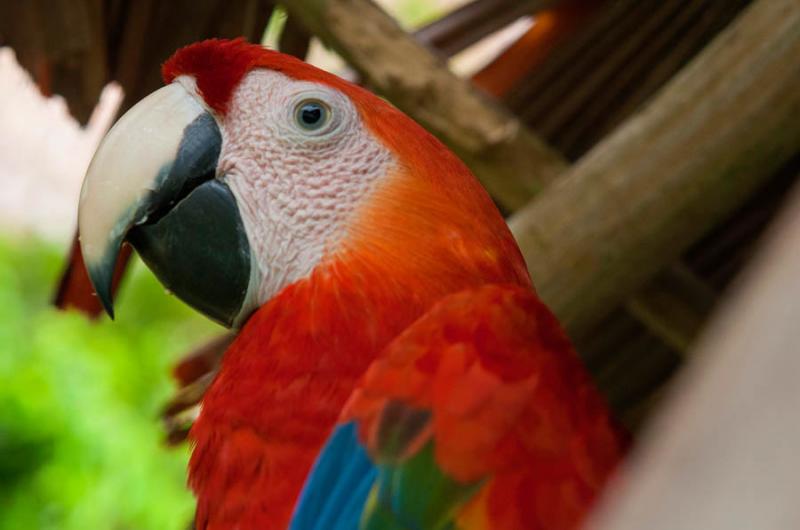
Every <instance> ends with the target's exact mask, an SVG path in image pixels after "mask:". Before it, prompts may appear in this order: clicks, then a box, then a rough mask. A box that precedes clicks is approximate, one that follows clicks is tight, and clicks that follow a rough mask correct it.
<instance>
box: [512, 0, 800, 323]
mask: <svg viewBox="0 0 800 530" xmlns="http://www.w3.org/2000/svg"><path fill="white" fill-rule="evenodd" d="M798 57H800V9H799V8H798V4H797V2H796V0H758V1H756V2H754V3H753V4H752V5H751V6H750V7H749V8H748V9H746V10H745V11H744V12H743V13H742V14H741V15H740V16H739V17H738V18H737V19H736V20H735V21H734V22H733V23H732V24H731V25H730V26H729V27H728V28H726V29H725V30H724V31H723V32H722V33H721V34H720V35H719V36H718V37H717V38H716V39H715V40H714V41H713V42H712V43H711V44H710V45H709V46H708V47H707V48H706V50H704V51H703V52H702V53H701V54H700V55H699V56H698V57H697V58H696V59H695V60H694V61H692V63H690V64H689V65H688V66H687V67H686V68H685V69H684V70H683V71H682V72H681V73H679V74H678V75H677V76H676V77H675V78H674V79H673V80H672V81H671V82H670V83H669V84H668V85H667V86H665V87H664V89H663V90H662V91H661V92H660V93H659V94H658V95H657V96H656V97H654V98H653V100H652V101H651V102H650V103H649V104H648V105H647V107H646V108H645V109H644V110H643V111H642V112H641V113H640V114H639V115H637V116H634V117H633V118H631V119H630V120H628V121H627V122H626V123H625V124H624V125H622V126H621V127H620V128H619V129H618V130H617V131H616V132H614V133H613V134H611V135H610V136H609V137H607V138H606V139H605V140H604V141H603V142H601V143H600V144H598V145H597V146H596V148H595V149H593V150H592V151H590V152H589V153H588V154H587V155H586V156H585V157H584V158H582V159H581V160H580V161H579V162H578V163H577V164H576V165H575V166H573V168H572V169H571V170H570V171H569V172H568V173H567V174H566V175H564V176H563V177H560V178H559V180H558V182H557V183H555V184H554V185H553V186H551V187H549V188H548V189H547V191H546V192H545V193H542V194H540V195H539V196H537V197H536V198H534V199H533V200H532V201H531V203H530V204H528V205H527V206H526V207H525V208H524V209H522V210H521V211H519V212H518V213H517V214H515V215H514V216H513V217H512V218H511V220H510V225H511V227H512V230H513V231H514V234H515V235H516V237H517V240H518V241H519V243H520V247H521V248H522V250H523V253H524V254H525V257H526V259H527V262H528V266H529V268H530V270H531V274H532V276H533V279H534V283H535V284H536V285H537V288H538V290H539V293H540V294H541V296H542V297H543V299H544V300H545V301H546V302H547V303H548V304H550V306H551V307H552V308H553V310H554V311H555V312H556V314H557V315H558V316H559V318H560V319H561V321H562V323H563V324H565V326H566V327H567V329H568V330H570V331H571V332H576V333H577V332H579V331H580V330H582V329H585V328H586V327H587V326H588V325H590V324H591V323H592V322H596V321H597V319H599V318H602V317H603V316H604V315H605V314H607V313H608V311H609V310H611V309H613V308H614V307H616V306H617V305H618V304H620V303H621V302H622V301H623V300H625V299H626V298H627V297H629V296H630V295H631V294H632V293H634V292H635V291H636V290H637V289H639V288H641V287H642V286H643V285H644V284H645V283H646V282H647V281H648V280H649V279H651V278H652V277H653V276H654V275H655V274H656V273H657V272H658V271H659V270H660V269H661V268H662V267H663V266H664V264H665V263H670V262H672V261H674V260H675V259H677V258H678V256H679V255H680V254H681V253H682V252H683V251H684V250H685V249H686V248H687V247H688V245H689V244H690V243H692V242H693V241H695V240H696V239H697V238H699V237H700V236H701V235H702V234H703V233H705V232H706V231H707V230H708V228H710V227H711V226H713V225H714V224H715V223H716V222H718V221H719V220H721V219H722V218H723V217H724V216H725V215H726V214H728V213H729V212H731V211H732V210H733V209H734V208H735V207H736V206H738V205H739V204H740V203H741V202H742V201H743V200H744V199H745V198H746V197H747V196H748V195H749V194H750V193H751V192H752V191H753V190H754V189H756V187H757V186H758V185H759V184H761V183H763V182H764V181H765V180H766V178H768V177H769V176H770V175H772V174H773V173H774V171H775V170H777V169H778V168H780V167H781V166H782V165H783V164H784V163H785V162H786V161H787V160H788V159H789V158H790V157H791V156H793V155H794V154H795V153H796V152H797V150H798V147H800V90H798V89H797V87H798V86H800V66H798V59H797V58H798Z"/></svg>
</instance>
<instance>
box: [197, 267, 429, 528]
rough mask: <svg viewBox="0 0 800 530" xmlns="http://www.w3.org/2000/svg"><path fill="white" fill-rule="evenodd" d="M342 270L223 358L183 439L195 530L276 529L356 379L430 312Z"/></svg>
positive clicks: (260, 322)
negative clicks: (190, 447)
mask: <svg viewBox="0 0 800 530" xmlns="http://www.w3.org/2000/svg"><path fill="white" fill-rule="evenodd" d="M347 269H348V268H346V267H344V266H343V265H339V266H337V265H334V266H332V267H326V268H324V269H322V270H319V271H317V272H315V273H313V274H312V276H311V277H310V278H308V279H306V280H301V281H299V282H297V283H295V284H293V285H291V286H289V287H287V288H285V289H284V290H283V291H282V292H281V293H280V294H279V295H278V296H277V297H276V298H274V299H273V300H271V301H270V302H268V303H267V304H266V305H264V306H263V307H261V308H260V309H259V310H258V311H257V312H256V313H255V314H254V315H253V316H252V317H251V318H250V320H249V321H248V322H247V323H246V325H245V326H244V328H243V329H242V330H241V332H240V334H239V336H238V337H237V339H236V340H235V341H234V343H233V344H232V345H231V346H230V348H229V349H228V351H227V352H226V353H225V356H224V359H223V361H222V365H221V369H220V371H219V374H218V375H217V378H216V379H215V381H214V383H213V384H212V386H211V387H210V389H209V390H208V392H207V393H206V396H205V398H204V400H203V406H202V412H201V414H200V417H199V418H198V420H197V421H196V423H195V425H194V427H193V428H192V432H191V438H192V439H193V441H194V443H195V449H194V452H193V454H192V459H191V462H190V484H191V486H192V488H193V489H194V491H195V493H196V495H197V499H198V511H197V528H198V529H201V528H204V529H207V530H214V529H217V528H219V529H222V528H234V527H239V528H263V529H272V528H275V529H278V528H281V529H283V528H285V527H286V525H287V523H288V520H289V518H290V516H291V511H292V508H293V505H294V501H295V499H296V497H297V495H298V494H299V491H300V489H301V487H302V484H303V481H304V479H305V476H306V474H307V472H308V470H309V468H310V466H311V464H312V463H313V461H314V458H315V456H316V454H317V452H318V450H319V448H320V447H321V446H322V444H323V443H324V441H325V438H326V437H327V436H328V434H329V432H330V430H331V428H332V427H333V425H334V424H335V422H336V420H337V418H338V416H339V413H340V411H341V409H342V406H343V405H344V402H345V401H346V399H347V398H348V397H349V394H350V392H351V391H352V389H353V388H354V386H355V383H356V380H357V378H359V377H360V376H361V374H362V373H363V372H364V370H365V369H366V367H367V366H368V365H369V363H370V362H371V361H372V360H373V359H374V358H375V357H376V355H377V354H378V352H379V351H380V350H381V349H382V348H383V347H384V346H385V345H386V344H387V343H388V342H389V341H390V340H391V339H392V338H394V337H395V336H396V335H397V334H398V333H400V331H401V330H402V329H404V328H405V327H406V326H408V325H409V324H410V323H411V322H412V321H413V320H415V319H416V318H417V317H418V316H419V315H420V314H422V313H423V312H424V311H425V309H426V307H427V306H429V305H430V304H431V303H432V301H433V300H432V298H433V297H431V296H428V295H424V294H423V293H421V292H413V291H412V290H408V289H407V288H405V287H401V286H399V285H392V284H391V282H386V281H385V279H384V280H383V281H381V279H380V278H376V277H374V276H373V275H371V274H367V273H358V274H355V275H354V274H352V272H353V271H352V270H347ZM236 525H239V526H236Z"/></svg>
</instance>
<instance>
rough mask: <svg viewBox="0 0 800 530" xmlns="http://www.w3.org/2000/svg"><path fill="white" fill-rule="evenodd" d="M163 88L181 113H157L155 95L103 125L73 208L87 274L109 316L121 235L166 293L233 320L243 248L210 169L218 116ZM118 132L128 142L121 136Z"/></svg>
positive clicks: (229, 200)
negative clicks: (110, 125)
mask: <svg viewBox="0 0 800 530" xmlns="http://www.w3.org/2000/svg"><path fill="white" fill-rule="evenodd" d="M167 89H169V90H170V92H169V93H168V94H167V95H166V97H168V98H171V99H176V98H177V99H178V103H179V104H180V105H182V106H183V108H181V109H179V110H180V113H179V114H180V115H179V116H178V117H176V116H174V115H172V116H167V117H164V116H163V114H164V112H167V113H169V112H171V109H170V108H169V105H165V104H164V103H163V102H160V101H159V100H158V99H157V98H153V99H154V100H155V103H153V104H152V105H151V107H153V109H154V110H151V109H150V108H144V109H137V107H140V106H142V105H145V104H146V103H147V101H148V100H147V99H145V100H143V101H142V102H141V103H139V104H138V105H136V106H135V107H134V108H133V109H131V111H129V112H128V114H134V116H132V117H131V118H127V119H126V117H127V116H128V114H126V115H125V116H123V118H121V119H120V122H119V123H118V124H117V125H116V126H115V127H114V129H112V131H111V132H109V135H108V136H107V139H105V140H104V141H103V143H102V144H101V146H100V148H99V149H98V151H97V153H96V154H95V158H94V160H93V161H92V165H91V166H90V168H89V172H88V173H87V177H86V180H85V182H84V189H83V190H82V192H81V207H80V213H79V225H80V226H79V228H80V231H81V245H82V249H84V256H85V257H86V265H87V270H88V272H89V277H90V279H91V280H92V283H93V285H94V287H95V290H96V292H97V294H98V296H99V297H100V299H101V301H102V303H103V305H104V307H105V308H106V310H107V311H108V313H109V314H110V315H112V316H113V303H112V299H111V275H112V273H113V269H114V264H115V263H116V260H117V256H118V254H119V251H120V247H121V245H122V243H123V242H124V241H128V242H129V243H130V244H131V245H132V246H133V247H134V248H135V249H136V251H137V252H138V253H139V255H140V256H141V257H142V259H143V260H144V262H145V263H146V264H147V266H148V267H149V268H150V269H151V270H152V271H153V272H154V273H155V274H156V276H157V277H158V279H159V280H160V281H161V283H163V284H164V286H165V287H166V288H167V289H168V290H169V291H171V292H172V293H174V294H175V295H176V296H178V297H179V298H181V299H182V300H183V301H185V302H186V303H188V304H189V305H191V306H192V307H194V308H195V309H197V310H198V311H200V312H202V313H203V314H205V315H207V316H208V317H210V318H212V319H213V320H216V321H217V322H220V323H221V324H223V325H225V326H229V327H231V326H235V325H237V324H238V323H239V321H240V320H241V319H242V317H243V313H244V311H243V308H244V306H245V301H246V299H247V293H248V288H249V285H250V277H251V254H250V245H249V243H248V240H247V234H246V232H245V227H244V224H243V223H242V219H241V216H240V214H239V208H238V205H237V202H236V198H235V197H234V195H233V193H232V192H231V190H230V189H229V188H228V186H227V185H226V184H225V183H224V182H223V181H222V180H220V179H219V178H218V176H217V175H216V168H217V164H218V159H219V154H220V150H221V146H222V137H221V134H220V131H219V127H218V126H217V123H216V120H215V119H214V118H213V117H212V116H211V115H210V114H209V113H208V112H206V111H205V110H204V109H202V107H199V105H198V106H197V108H195V107H193V106H192V105H197V103H196V102H188V101H186V100H185V98H184V96H185V97H187V98H188V97H192V96H190V95H189V94H186V93H185V91H184V93H181V92H180V91H181V90H183V89H182V88H180V89H175V88H173V85H170V86H168V87H165V88H164V89H161V90H162V91H166V90H167ZM156 94H158V92H156V93H154V94H153V96H155V95H156ZM150 97H152V96H150ZM163 99H164V98H162V100H163ZM168 103H169V102H168ZM187 109H188V110H187ZM135 111H136V112H135ZM156 111H158V112H156ZM159 121H161V122H163V123H162V124H159ZM160 125H161V127H160ZM126 131H127V132H130V136H132V137H133V138H132V140H133V141H134V145H129V144H127V143H126V138H125V133H126ZM148 131H150V132H152V131H155V134H152V135H147V134H146V132H148ZM173 135H179V137H180V138H179V140H178V141H177V148H175V147H172V148H163V147H162V146H163V143H164V138H167V139H169V138H170V137H171V136H173ZM136 140H139V141H136ZM174 143H175V142H174V141H172V145H173V146H174ZM151 144H152V146H153V149H152V152H153V153H155V154H154V155H152V156H153V157H154V158H155V160H148V161H146V163H142V164H141V166H143V167H149V168H158V170H157V171H153V172H154V173H156V174H152V175H147V174H141V172H139V173H137V168H136V164H137V162H142V161H141V160H137V156H141V153H143V152H144V154H145V156H146V155H147V151H148V150H147V148H148V147H149V146H150V145H151ZM131 150H133V151H134V153H135V155H131V154H130V151H131ZM115 171H116V172H117V173H118V174H119V177H120V178H116V179H115V175H114V173H115ZM129 175H133V176H129ZM126 177H127V178H126ZM131 188H135V189H133V190H132V189H131ZM130 198H133V200H130ZM109 205H110V206H109ZM98 224H99V225H101V226H102V228H103V229H102V230H98V229H97V228H96V225H98ZM87 249H88V250H87Z"/></svg>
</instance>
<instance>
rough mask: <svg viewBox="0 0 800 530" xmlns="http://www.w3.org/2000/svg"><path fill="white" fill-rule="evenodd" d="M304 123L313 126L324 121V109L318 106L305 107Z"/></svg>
mask: <svg viewBox="0 0 800 530" xmlns="http://www.w3.org/2000/svg"><path fill="white" fill-rule="evenodd" d="M302 116H303V123H305V124H308V125H313V124H315V123H317V122H318V121H319V120H321V119H322V109H321V108H319V107H318V106H317V105H306V106H305V107H303V114H302Z"/></svg>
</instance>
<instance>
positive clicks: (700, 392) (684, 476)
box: [588, 0, 800, 530]
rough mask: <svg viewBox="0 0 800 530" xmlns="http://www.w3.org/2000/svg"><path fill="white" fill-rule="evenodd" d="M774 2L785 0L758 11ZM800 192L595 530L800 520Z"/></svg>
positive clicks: (688, 529) (773, 524)
mask: <svg viewBox="0 0 800 530" xmlns="http://www.w3.org/2000/svg"><path fill="white" fill-rule="evenodd" d="M770 2H774V3H775V4H778V3H780V2H778V1H777V0H762V1H761V2H760V4H762V5H761V6H758V5H756V6H754V9H753V11H751V13H750V14H751V15H754V14H755V13H756V12H757V10H759V9H762V8H763V4H765V3H767V4H769V3H770ZM787 3H789V2H787ZM798 11H800V10H798ZM775 22H776V23H778V21H775ZM788 25H789V26H791V23H789V24H788ZM776 30H777V31H778V32H780V29H779V28H778V27H776ZM798 33H800V32H798V31H797V26H796V23H795V34H796V35H797V34H798ZM795 57H797V55H795ZM793 195H794V196H793V201H792V203H791V205H790V207H789V208H788V209H787V210H786V211H785V213H784V215H783V216H782V217H781V218H780V219H779V221H778V223H777V226H776V227H775V228H774V230H773V233H772V234H771V237H770V238H769V244H768V245H766V246H765V249H764V251H763V252H762V253H761V254H760V255H759V257H758V258H756V261H755V263H754V264H753V265H752V267H751V268H750V269H749V271H747V274H746V276H745V279H744V282H743V283H742V284H741V287H740V289H738V292H737V293H736V294H735V296H734V297H733V298H732V299H731V301H730V303H729V304H727V305H726V306H725V307H724V308H723V310H722V311H721V313H720V314H719V316H718V318H717V319H716V320H715V322H714V323H713V324H712V326H711V327H710V328H709V330H708V332H707V333H706V335H705V336H704V337H703V339H702V340H701V343H700V344H699V345H698V348H697V352H696V356H694V357H696V360H695V361H694V364H693V365H691V366H690V367H689V369H688V371H687V372H686V373H684V374H683V375H682V376H681V378H680V379H679V380H678V381H677V383H676V385H675V386H674V387H673V388H672V389H671V392H670V393H669V394H668V396H667V405H666V407H665V408H663V409H662V412H661V416H660V417H659V418H657V419H656V421H655V423H654V424H653V425H651V429H650V431H649V432H647V433H646V435H645V436H644V438H643V439H642V440H641V444H640V446H639V450H638V451H637V452H636V453H634V455H633V456H632V459H631V460H630V461H629V463H628V465H627V469H624V470H623V473H622V475H621V480H619V481H618V484H616V486H614V487H612V489H611V491H610V492H609V493H610V495H609V497H608V500H607V502H606V503H605V504H604V505H603V506H601V509H600V511H599V512H598V513H597V514H596V515H595V519H594V521H593V522H592V523H590V524H589V526H588V527H589V528H590V529H592V530H611V529H613V530H634V529H635V530H639V529H641V528H647V529H649V530H695V529H697V528H702V529H704V530H723V529H724V530H750V529H755V528H759V529H761V528H763V529H778V528H796V527H797V525H798V521H800V505H798V503H797V492H798V491H800V455H799V454H798V451H797V448H798V447H800V422H798V421H797V409H798V406H800V386H798V384H797V374H798V373H800V356H799V355H797V352H798V349H797V345H798V344H800V326H798V320H797V317H798V300H800V282H798V280H797V271H798V270H800V189H798V190H795V193H794V194H793Z"/></svg>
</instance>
